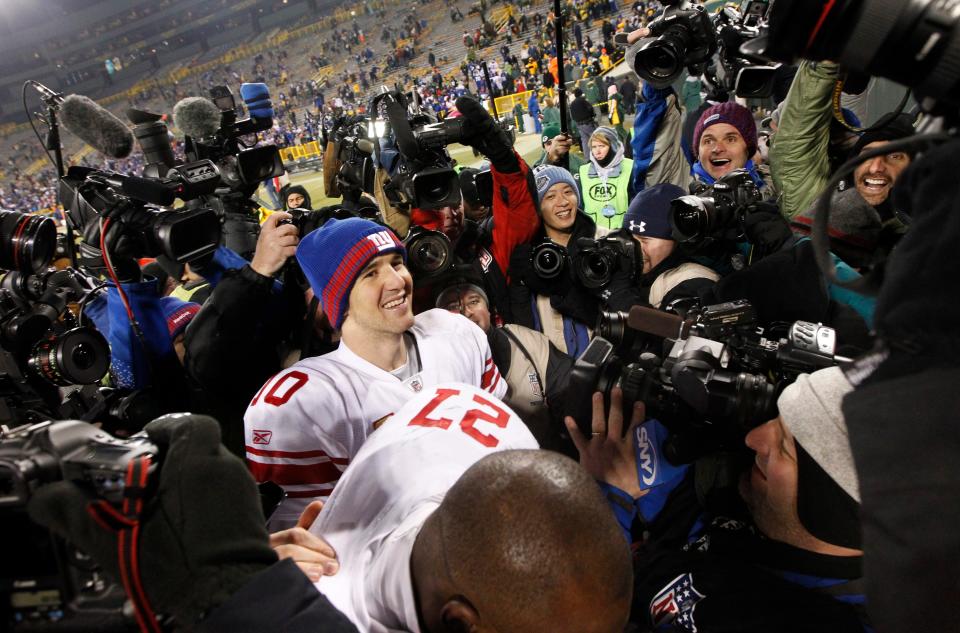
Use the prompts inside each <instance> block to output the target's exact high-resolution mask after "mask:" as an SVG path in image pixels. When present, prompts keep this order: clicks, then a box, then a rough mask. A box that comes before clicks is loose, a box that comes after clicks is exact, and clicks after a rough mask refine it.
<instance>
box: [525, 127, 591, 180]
mask: <svg viewBox="0 0 960 633" xmlns="http://www.w3.org/2000/svg"><path fill="white" fill-rule="evenodd" d="M540 140H541V142H542V143H543V154H541V155H540V158H538V159H537V162H535V163H534V164H533V166H534V167H539V166H540V165H554V166H556V167H562V168H563V169H566V170H567V171H569V172H570V173H571V174H572V175H573V179H574V180H576V181H577V182H578V183H579V182H580V167H581V166H582V165H584V164H585V162H584V160H583V159H582V158H580V156H578V155H577V154H576V153H574V152H571V151H570V149H571V148H572V147H573V139H572V138H571V137H570V136H569V135H567V134H561V133H560V124H559V123H548V124H546V125H544V126H543V136H542V137H541V139H540Z"/></svg>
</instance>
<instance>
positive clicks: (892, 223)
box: [771, 114, 914, 271]
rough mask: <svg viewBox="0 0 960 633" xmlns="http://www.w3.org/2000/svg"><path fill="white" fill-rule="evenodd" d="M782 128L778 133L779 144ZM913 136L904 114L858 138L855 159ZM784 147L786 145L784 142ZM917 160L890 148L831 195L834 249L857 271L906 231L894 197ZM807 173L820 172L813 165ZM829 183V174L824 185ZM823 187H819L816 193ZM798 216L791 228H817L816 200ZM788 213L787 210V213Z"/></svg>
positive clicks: (880, 255) (873, 261) (879, 256)
mask: <svg viewBox="0 0 960 633" xmlns="http://www.w3.org/2000/svg"><path fill="white" fill-rule="evenodd" d="M782 129H783V128H782V127H781V131H780V132H777V135H776V136H774V137H773V138H774V146H773V147H778V145H777V144H778V143H779V142H780V141H779V139H780V134H781V133H782ZM913 134H914V128H913V125H912V117H911V116H910V115H906V114H902V115H900V116H897V117H894V118H891V119H890V120H888V121H887V122H886V123H883V124H882V125H881V126H880V127H878V128H876V129H870V130H867V131H866V132H864V133H863V134H862V135H861V136H860V138H859V139H857V142H856V144H855V145H854V147H853V150H852V151H851V153H850V156H851V157H854V156H858V155H860V154H862V153H863V152H864V151H866V150H872V149H876V148H879V147H882V146H883V145H885V144H888V143H890V142H892V141H895V140H898V139H902V138H906V137H908V136H911V135H913ZM773 147H771V152H773V151H774V150H773ZM780 147H781V150H782V145H781V146H780ZM912 160H913V155H912V152H909V151H906V152H891V153H890V154H884V155H882V156H878V157H876V158H874V159H872V160H868V161H865V162H863V163H861V164H860V165H859V166H858V167H857V168H856V169H855V170H854V172H853V174H852V178H853V186H852V187H851V186H850V183H846V182H845V183H842V184H841V186H840V187H839V188H838V190H837V191H835V192H833V193H832V194H831V199H830V209H831V211H830V250H831V252H833V253H834V254H835V255H837V257H839V258H840V259H842V260H843V261H844V262H845V263H846V264H848V265H849V266H850V267H852V268H853V269H855V270H858V271H860V270H862V271H867V270H869V269H871V268H873V267H874V266H876V265H877V264H878V263H880V262H881V261H882V260H884V259H886V258H887V256H889V254H890V252H891V251H892V250H893V248H894V246H896V244H897V242H899V241H900V239H901V238H902V237H903V235H904V233H906V231H907V223H908V222H909V219H908V218H906V217H905V216H904V215H903V214H902V213H901V212H900V211H899V210H898V209H897V207H896V205H895V204H894V201H893V199H892V197H891V195H890V194H891V192H892V190H893V187H894V186H895V185H896V183H897V179H898V178H899V177H900V174H902V173H903V171H904V170H905V169H906V168H907V167H908V166H909V165H910V162H911V161H912ZM806 171H808V172H810V171H814V173H816V170H814V169H813V167H812V166H811V168H810V169H809V170H806ZM825 185H826V178H825V179H823V180H822V181H820V187H821V188H822V187H823V186H825ZM820 192H821V190H820V189H818V190H816V194H815V195H818V194H819V193H820ZM814 201H815V200H814V199H811V200H810V206H809V208H807V209H806V210H804V211H803V212H801V213H799V214H797V215H794V216H793V217H792V220H791V226H792V227H793V229H794V231H795V232H796V233H798V234H800V235H805V236H806V235H809V234H810V232H811V228H812V226H813V218H814V215H815V214H814V210H813V208H812V205H813V202H814ZM785 215H786V212H785Z"/></svg>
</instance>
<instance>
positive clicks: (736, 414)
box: [567, 300, 846, 463]
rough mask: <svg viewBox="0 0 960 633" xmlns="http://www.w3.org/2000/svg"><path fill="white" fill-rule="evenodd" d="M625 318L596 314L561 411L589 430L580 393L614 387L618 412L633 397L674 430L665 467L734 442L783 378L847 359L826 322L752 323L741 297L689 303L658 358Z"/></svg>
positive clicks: (758, 420)
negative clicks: (620, 398) (619, 396)
mask: <svg viewBox="0 0 960 633" xmlns="http://www.w3.org/2000/svg"><path fill="white" fill-rule="evenodd" d="M634 310H638V308H634ZM641 310H642V309H641ZM628 320H629V317H628V316H627V315H626V314H624V313H603V314H602V315H601V318H600V320H599V323H598V325H597V328H596V334H595V338H594V339H593V340H592V341H591V342H590V345H589V346H588V347H587V349H586V350H585V351H584V352H583V354H582V355H581V356H580V358H578V359H577V360H576V361H575V363H574V367H573V370H572V373H571V378H570V383H569V390H568V394H569V395H568V401H567V406H568V408H569V409H568V410H569V411H570V412H571V415H573V416H574V419H575V420H577V423H578V424H579V425H580V426H581V430H583V431H584V432H586V433H588V434H589V432H590V431H589V426H590V420H591V411H590V401H589V399H586V398H584V397H583V395H584V394H589V393H593V392H594V391H600V392H602V393H604V396H605V398H607V399H608V400H607V401H608V402H609V395H610V390H611V389H612V388H613V387H620V388H621V389H623V393H624V410H625V411H629V410H630V409H631V408H632V406H633V403H634V402H636V401H638V400H641V401H643V402H644V403H645V404H646V407H647V413H648V415H650V416H652V417H656V418H657V419H659V420H660V421H661V422H663V423H664V424H665V425H666V426H667V427H668V428H669V429H670V430H671V432H672V434H673V435H675V436H676V441H675V442H673V443H672V444H671V448H670V449H669V451H668V457H669V458H670V459H671V461H674V463H685V462H689V461H692V460H694V459H696V458H697V457H699V456H701V455H703V454H706V453H708V452H710V451H716V450H720V449H723V448H733V447H740V446H741V445H742V440H743V436H744V434H745V433H746V432H747V431H749V430H750V429H751V428H753V427H754V426H756V425H758V424H762V423H763V422H766V421H767V420H770V419H772V418H774V417H776V397H777V395H778V394H779V392H780V391H781V390H782V388H783V387H784V386H785V385H786V384H788V383H789V382H792V381H793V380H795V379H796V377H797V376H798V375H799V374H801V373H808V372H813V371H816V370H818V369H822V368H824V367H829V366H832V365H835V364H837V363H838V362H842V361H844V360H846V359H843V358H842V357H838V356H836V355H835V354H834V351H835V349H836V332H835V331H834V330H833V329H832V328H829V327H825V326H822V325H819V324H813V323H807V322H803V321H797V322H795V323H792V324H790V325H788V326H786V327H785V329H784V328H783V327H768V328H763V327H758V326H757V324H756V320H755V313H754V311H753V308H752V306H751V305H750V303H749V302H747V301H743V300H740V301H732V302H728V303H724V304H717V305H709V306H702V307H701V306H699V305H696V304H694V305H692V306H689V307H688V309H687V310H685V311H684V316H683V317H682V318H681V319H678V323H680V324H681V325H680V326H679V327H678V332H677V336H676V337H673V338H666V339H663V345H662V352H661V353H659V354H655V353H652V352H650V351H644V350H643V349H641V348H638V347H642V346H638V345H636V343H637V337H636V335H637V334H638V331H637V330H633V329H632V328H630V327H629V325H628ZM647 343H648V345H647V347H650V345H649V339H647ZM574 394H576V395H574Z"/></svg>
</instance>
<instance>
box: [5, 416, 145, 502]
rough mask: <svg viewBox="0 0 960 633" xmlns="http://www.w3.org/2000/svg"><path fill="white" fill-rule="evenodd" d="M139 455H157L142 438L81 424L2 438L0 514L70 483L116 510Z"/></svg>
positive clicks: (45, 426)
mask: <svg viewBox="0 0 960 633" xmlns="http://www.w3.org/2000/svg"><path fill="white" fill-rule="evenodd" d="M143 455H150V456H156V455H157V447H156V446H154V445H153V443H151V442H150V441H149V440H148V439H147V437H146V435H145V434H142V435H141V434H138V435H134V436H132V437H130V438H128V439H117V438H115V437H113V436H111V435H109V434H107V433H106V432H104V431H102V430H100V429H98V428H97V427H95V426H93V425H92V424H90V423H88V422H82V421H79V420H66V421H63V422H50V421H45V422H40V423H37V424H30V425H26V426H22V427H18V428H15V429H12V430H10V431H5V432H4V433H3V434H2V436H0V491H2V494H0V508H11V507H16V506H23V505H26V503H27V501H29V499H30V495H31V494H32V492H33V491H34V490H35V489H36V488H37V487H38V486H40V485H42V484H44V483H49V482H52V481H59V480H66V481H73V482H75V483H78V484H80V485H82V486H84V487H86V488H89V489H90V490H91V491H93V492H94V493H95V494H96V495H97V496H98V497H100V498H102V499H106V500H107V501H109V502H111V503H114V504H119V503H121V502H122V501H123V491H124V477H125V474H126V470H127V465H128V464H129V463H130V462H131V461H133V460H134V459H136V458H138V457H141V456H143ZM154 468H156V465H151V467H150V471H151V472H152V470H153V469H154Z"/></svg>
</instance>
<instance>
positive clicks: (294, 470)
mask: <svg viewBox="0 0 960 633" xmlns="http://www.w3.org/2000/svg"><path fill="white" fill-rule="evenodd" d="M247 464H248V465H249V467H250V472H251V473H252V474H253V478H254V479H256V480H257V481H272V482H273V483H275V484H280V485H281V486H282V485H285V484H287V485H289V484H330V483H333V482H335V481H337V480H338V479H340V476H341V475H342V474H343V473H342V472H341V471H340V469H339V468H337V467H336V466H335V465H334V464H332V463H330V462H322V463H319V464H262V463H260V462H251V461H248V462H247Z"/></svg>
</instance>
